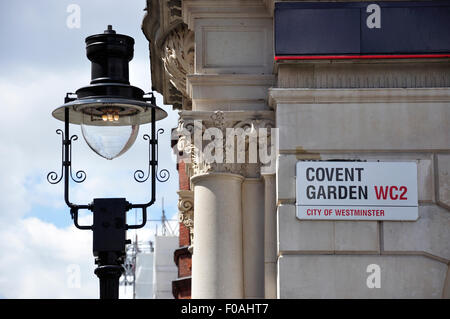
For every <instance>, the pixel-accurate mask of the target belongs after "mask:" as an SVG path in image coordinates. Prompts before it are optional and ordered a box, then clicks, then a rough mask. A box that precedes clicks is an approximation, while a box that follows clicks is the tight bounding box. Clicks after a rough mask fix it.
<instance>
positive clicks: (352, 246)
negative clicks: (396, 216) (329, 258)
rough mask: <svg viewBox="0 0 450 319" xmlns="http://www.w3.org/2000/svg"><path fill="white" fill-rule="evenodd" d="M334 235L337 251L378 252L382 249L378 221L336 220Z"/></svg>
mask: <svg viewBox="0 0 450 319" xmlns="http://www.w3.org/2000/svg"><path fill="white" fill-rule="evenodd" d="M334 236H335V243H334V249H335V250H336V252H338V251H339V252H341V253H343V252H354V251H357V252H360V253H362V252H367V253H378V252H379V250H380V245H379V243H380V240H379V236H378V222H376V221H375V222H365V221H364V222H363V221H335V222H334Z"/></svg>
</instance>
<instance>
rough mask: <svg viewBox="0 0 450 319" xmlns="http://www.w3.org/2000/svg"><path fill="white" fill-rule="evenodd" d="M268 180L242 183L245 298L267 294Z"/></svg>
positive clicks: (262, 296) (261, 297) (252, 180)
mask: <svg viewBox="0 0 450 319" xmlns="http://www.w3.org/2000/svg"><path fill="white" fill-rule="evenodd" d="M263 198H264V184H263V181H262V179H261V178H246V179H245V180H244V183H243V184H242V227H243V238H242V239H243V243H242V244H243V254H244V255H243V258H244V298H259V299H263V298H264V245H263V243H264V201H263V200H262V199H263Z"/></svg>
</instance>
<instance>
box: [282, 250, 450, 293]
mask: <svg viewBox="0 0 450 319" xmlns="http://www.w3.org/2000/svg"><path fill="white" fill-rule="evenodd" d="M371 264H376V265H378V266H380V288H369V287H368V286H367V279H368V277H369V276H371V275H373V272H367V266H369V265H371ZM278 271H279V273H278V276H279V277H278V278H279V282H278V285H279V292H280V296H279V298H282V299H283V298H355V299H356V298H387V299H392V298H441V296H442V291H443V287H444V282H445V277H446V272H447V265H446V264H444V263H441V262H439V261H436V260H433V259H430V258H427V257H424V256H383V255H365V256H355V255H284V256H281V257H280V258H279V259H278Z"/></svg>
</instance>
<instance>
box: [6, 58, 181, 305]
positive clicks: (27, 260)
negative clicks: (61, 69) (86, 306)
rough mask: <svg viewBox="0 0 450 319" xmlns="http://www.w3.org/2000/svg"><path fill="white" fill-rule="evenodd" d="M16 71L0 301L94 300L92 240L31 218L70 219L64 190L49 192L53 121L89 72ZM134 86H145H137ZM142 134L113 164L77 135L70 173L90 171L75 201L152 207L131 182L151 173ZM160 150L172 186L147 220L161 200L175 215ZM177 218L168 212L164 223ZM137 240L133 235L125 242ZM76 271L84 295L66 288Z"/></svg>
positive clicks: (165, 153)
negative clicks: (39, 211) (114, 200)
mask: <svg viewBox="0 0 450 319" xmlns="http://www.w3.org/2000/svg"><path fill="white" fill-rule="evenodd" d="M138 65H140V68H138V70H143V69H144V67H145V68H147V66H145V63H138ZM146 70H148V69H146ZM18 71H19V72H21V73H22V75H23V78H26V79H27V81H19V80H18V81H13V82H11V81H10V80H9V79H8V78H6V77H0V105H2V117H0V154H1V156H0V167H1V168H2V169H1V170H0V212H1V214H0V250H1V251H2V253H1V254H0V296H3V297H6V298H97V297H98V279H97V277H96V276H95V275H94V269H95V265H94V257H93V256H92V232H91V231H81V230H78V229H76V228H75V227H74V226H70V227H66V228H58V227H56V226H55V225H54V224H52V223H49V222H44V221H42V220H40V219H38V218H36V217H30V216H33V214H34V211H33V208H34V207H36V206H41V207H44V208H45V207H48V208H52V209H55V208H56V209H61V214H64V213H65V214H67V215H68V209H67V208H66V206H65V204H64V200H63V193H62V189H63V185H62V183H60V184H58V185H50V184H48V183H47V181H46V179H45V178H46V175H47V173H48V172H49V171H51V170H54V171H56V172H57V173H58V174H59V173H60V165H61V153H60V151H61V138H60V136H58V135H56V134H55V130H56V129H57V128H61V127H62V123H61V122H58V121H57V120H55V119H53V118H52V117H51V111H52V110H53V109H54V108H56V107H57V106H58V105H60V104H62V100H63V97H64V95H65V92H67V91H70V90H73V89H76V88H78V87H81V86H83V85H85V84H86V83H87V82H88V79H87V78H88V76H86V75H87V74H88V73H89V70H74V71H73V72H65V73H64V74H57V73H52V71H50V70H42V69H39V68H34V69H30V68H23V69H22V70H18ZM148 72H149V71H146V72H138V75H137V76H136V77H135V79H134V80H136V81H137V82H139V78H140V80H142V81H143V78H144V77H148ZM145 74H147V75H145ZM132 83H133V84H134V85H137V86H140V84H139V83H136V82H133V78H132ZM158 100H161V99H160V98H158ZM176 117H177V115H176V113H175V112H172V113H171V114H170V116H169V119H168V120H165V121H164V122H162V123H161V124H162V126H163V127H164V128H165V132H166V133H165V134H167V135H169V136H170V129H171V128H172V127H174V126H175V125H176ZM144 129H148V128H146V127H144ZM144 133H145V132H144V130H141V132H140V135H139V138H138V140H137V141H136V144H135V145H134V147H133V148H132V149H130V151H129V152H128V153H126V154H124V155H123V156H122V157H120V158H118V159H115V160H113V161H106V160H104V159H102V158H99V157H98V156H97V155H95V154H94V153H93V152H92V151H91V150H90V149H89V147H88V146H87V145H86V144H85V142H84V140H83V138H82V136H81V135H79V139H78V141H76V142H75V143H74V153H73V166H74V170H75V171H76V170H78V169H83V170H85V171H86V173H87V174H88V176H87V179H86V181H85V182H84V183H83V184H80V185H72V186H73V187H71V188H72V190H71V199H72V200H73V201H76V202H80V203H88V202H90V201H91V200H92V198H93V197H109V196H125V197H127V199H128V198H129V199H131V200H132V201H136V202H142V201H145V200H148V197H149V195H150V188H149V185H148V183H147V184H138V183H136V182H134V180H133V172H134V170H136V169H143V170H144V171H146V169H147V165H148V158H147V156H148V149H147V145H146V144H145V141H143V140H142V139H141V136H142V134H144ZM71 134H80V131H79V129H78V128H75V127H73V128H72V127H71ZM160 147H161V151H160V154H161V155H160V163H161V165H160V166H161V168H167V169H169V170H170V171H171V180H170V182H168V183H167V184H161V185H158V188H157V193H158V200H157V203H156V204H155V207H154V208H153V209H152V210H150V217H149V218H155V208H156V207H157V206H158V205H159V203H160V199H159V198H160V197H161V195H162V194H165V196H166V207H176V195H175V191H176V189H177V188H178V178H177V172H176V170H175V163H174V162H173V161H172V157H171V154H170V152H171V150H170V142H169V139H168V138H165V139H164V141H162V142H161V144H160ZM127 168H128V169H127ZM173 213H174V212H170V211H168V212H167V215H168V216H170V215H172V214H173ZM139 214H140V212H139ZM151 214H153V215H151ZM83 216H86V217H83V218H81V220H80V223H82V224H88V223H89V217H87V216H90V212H88V213H84V212H83ZM158 216H159V211H158ZM154 232H155V223H154V222H153V223H149V226H148V227H147V228H145V229H143V230H140V231H139V232H138V234H139V239H140V240H147V241H148V240H151V239H152V238H153V235H154ZM132 234H134V233H131V232H129V234H128V238H131V237H132V236H131V235H132ZM71 265H79V267H80V268H79V269H80V274H81V281H80V284H81V286H80V288H70V287H69V286H68V280H69V279H70V272H69V271H70V269H71V268H70V266H71Z"/></svg>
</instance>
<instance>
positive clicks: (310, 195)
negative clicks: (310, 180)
mask: <svg viewBox="0 0 450 319" xmlns="http://www.w3.org/2000/svg"><path fill="white" fill-rule="evenodd" d="M306 197H308V199H315V198H316V190H315V188H314V186H312V185H309V186H308V187H306Z"/></svg>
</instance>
